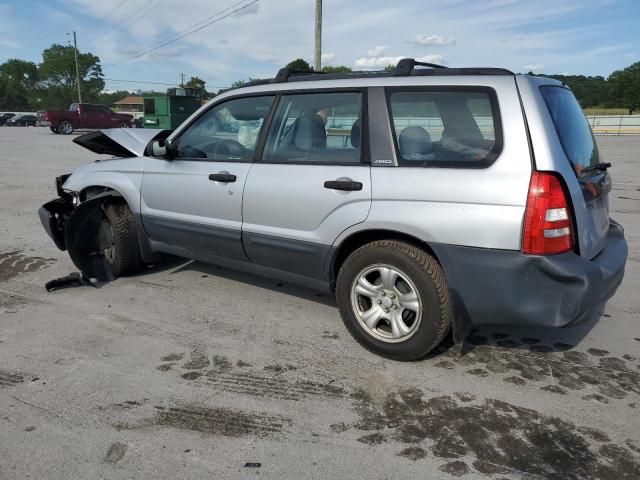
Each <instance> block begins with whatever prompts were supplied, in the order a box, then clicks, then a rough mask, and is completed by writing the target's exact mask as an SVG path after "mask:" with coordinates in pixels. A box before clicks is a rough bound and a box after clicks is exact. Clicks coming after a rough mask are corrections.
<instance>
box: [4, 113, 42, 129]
mask: <svg viewBox="0 0 640 480" xmlns="http://www.w3.org/2000/svg"><path fill="white" fill-rule="evenodd" d="M5 125H6V126H7V127H35V126H36V116H35V115H22V114H18V115H14V116H13V117H11V118H10V119H8V120H7V121H6V122H5Z"/></svg>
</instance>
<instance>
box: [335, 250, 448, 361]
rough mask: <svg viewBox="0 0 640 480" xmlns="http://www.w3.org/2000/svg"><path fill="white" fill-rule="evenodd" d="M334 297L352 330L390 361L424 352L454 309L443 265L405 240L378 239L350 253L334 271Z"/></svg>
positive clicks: (413, 357)
mask: <svg viewBox="0 0 640 480" xmlns="http://www.w3.org/2000/svg"><path fill="white" fill-rule="evenodd" d="M336 297H337V300H338V307H339V309H340V314H341V316H342V320H343V321H344V324H345V326H346V327H347V329H348V330H349V332H350V333H351V335H353V337H354V338H355V339H356V340H357V341H358V342H359V343H360V344H361V345H362V346H364V347H365V348H367V349H368V350H370V351H372V352H374V353H376V354H378V355H381V356H383V357H387V358H391V359H393V360H400V361H410V360H416V359H418V358H421V357H423V356H425V355H426V354H427V353H429V352H430V351H431V350H433V349H434V348H435V347H436V346H438V345H439V344H440V342H442V340H443V339H444V338H445V336H446V335H447V334H448V332H449V330H450V328H451V322H452V318H453V308H452V305H451V301H450V299H449V289H448V287H447V282H446V279H445V275H444V272H443V270H442V267H441V266H440V264H439V263H438V262H437V261H436V259H435V258H433V257H432V256H431V255H429V254H428V253H427V252H425V251H424V250H422V249H420V248H418V247H416V246H415V245H412V244H409V243H406V242H402V241H397V240H379V241H375V242H371V243H368V244H366V245H363V246H362V247H360V248H358V249H357V250H355V251H354V252H353V253H351V255H349V257H347V259H346V260H345V262H344V263H343V264H342V267H341V268H340V271H339V273H338V278H337V282H336Z"/></svg>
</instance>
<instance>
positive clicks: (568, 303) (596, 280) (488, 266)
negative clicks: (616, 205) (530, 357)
mask: <svg viewBox="0 0 640 480" xmlns="http://www.w3.org/2000/svg"><path fill="white" fill-rule="evenodd" d="M432 247H433V248H434V251H435V253H436V255H437V256H438V258H439V259H440V262H441V263H442V265H443V268H444V270H445V274H446V276H447V280H448V282H449V288H450V291H451V292H452V295H453V297H454V301H455V302H456V307H457V309H458V313H459V314H460V315H462V316H463V317H466V319H467V320H470V321H471V322H472V323H473V324H474V325H479V324H521V325H534V326H536V325H537V326H544V327H563V326H568V325H571V324H576V323H580V322H582V321H585V320H587V319H588V318H590V316H591V315H592V314H594V313H596V312H597V311H598V309H600V308H601V306H602V304H603V303H604V302H606V301H607V300H608V299H609V298H610V297H612V296H613V294H614V293H615V292H616V290H617V288H618V286H619V285H620V282H622V278H623V276H624V266H625V263H626V261H627V242H626V240H625V238H624V230H623V229H622V227H621V226H620V225H619V224H617V223H616V222H613V221H612V222H611V227H610V228H609V232H608V238H607V246H606V247H605V249H604V250H603V251H602V252H600V254H598V256H597V257H595V258H593V259H592V260H586V259H584V258H582V257H580V256H578V255H576V254H575V253H573V252H569V253H563V254H559V255H549V256H536V255H526V254H523V253H521V252H514V251H502V250H490V249H481V248H469V247H459V246H451V245H433V246H432Z"/></svg>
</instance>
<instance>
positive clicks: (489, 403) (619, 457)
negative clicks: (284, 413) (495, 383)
mask: <svg viewBox="0 0 640 480" xmlns="http://www.w3.org/2000/svg"><path fill="white" fill-rule="evenodd" d="M461 398H463V399H464V400H461ZM470 398H472V397H468V396H462V395H461V396H460V397H459V398H454V397H452V396H447V395H443V396H439V397H434V398H428V399H425V398H423V392H422V391H420V390H418V389H416V388H403V389H398V390H396V391H394V392H392V393H390V394H389V395H388V396H387V397H386V398H385V399H384V401H382V402H375V401H373V400H372V399H371V398H370V397H369V396H368V394H367V393H366V392H365V391H364V390H362V391H359V392H357V393H356V394H355V395H354V400H355V404H354V406H355V410H356V412H357V413H358V416H359V419H358V420H357V421H356V422H355V423H354V424H353V425H351V426H350V427H349V428H353V429H354V430H356V431H361V432H362V433H364V435H362V437H360V439H359V440H360V441H361V442H362V443H367V444H372V445H377V444H381V443H383V442H387V441H395V442H399V443H401V444H407V445H409V446H408V447H406V448H404V449H402V450H401V451H399V452H398V455H400V456H404V457H407V458H409V459H411V460H419V459H421V458H424V457H426V456H427V450H428V451H429V452H430V453H429V455H430V456H435V457H438V458H441V459H443V462H446V463H443V465H441V469H442V470H443V471H445V472H447V473H450V474H452V475H462V474H466V473H468V472H471V471H472V470H474V471H476V472H478V473H481V474H489V475H490V474H496V473H503V474H506V473H509V472H512V473H518V474H522V473H526V474H531V475H539V476H541V477H543V478H547V479H558V480H560V479H562V480H566V479H578V478H587V479H604V478H611V479H614V478H615V479H623V478H629V479H631V478H640V461H639V458H638V450H640V448H638V446H637V445H636V444H635V442H633V441H632V440H627V442H626V443H625V444H624V445H618V444H616V443H613V442H611V441H610V438H609V437H608V436H607V435H606V434H605V433H603V432H601V431H599V430H596V429H591V428H581V427H579V426H577V425H575V424H574V423H572V422H569V421H566V420H562V419H560V418H555V417H549V416H545V415H542V414H540V413H539V412H536V411H535V410H531V409H527V408H522V407H518V406H515V405H512V404H509V403H507V402H503V401H500V400H495V399H485V400H483V401H480V402H475V401H474V400H470ZM345 431H346V430H345ZM365 432H367V433H365ZM425 444H426V445H428V447H425ZM466 462H471V463H470V464H467V463H466Z"/></svg>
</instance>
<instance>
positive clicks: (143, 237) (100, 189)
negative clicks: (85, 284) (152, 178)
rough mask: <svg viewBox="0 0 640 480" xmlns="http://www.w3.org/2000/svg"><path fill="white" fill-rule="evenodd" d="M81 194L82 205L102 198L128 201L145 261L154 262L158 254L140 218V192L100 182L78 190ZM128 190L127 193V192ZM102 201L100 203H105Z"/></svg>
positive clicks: (104, 199)
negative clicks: (152, 246) (154, 250)
mask: <svg viewBox="0 0 640 480" xmlns="http://www.w3.org/2000/svg"><path fill="white" fill-rule="evenodd" d="M77 191H78V193H79V195H80V202H81V203H80V205H82V203H84V202H93V201H98V200H99V199H100V198H102V199H103V202H104V201H108V200H110V199H111V200H113V199H120V200H121V201H123V202H124V203H126V205H127V207H129V210H131V212H132V213H133V216H134V218H135V223H136V232H137V237H138V245H139V247H140V254H141V255H142V259H143V260H144V261H145V262H153V261H156V260H157V259H158V255H157V254H156V253H155V252H153V250H152V248H151V242H150V241H149V238H148V236H147V234H146V232H145V230H144V226H143V225H142V220H141V218H140V215H139V212H140V205H139V203H138V202H137V201H136V200H138V201H139V194H137V195H136V194H135V193H132V192H131V191H129V190H128V189H125V188H117V187H114V186H112V185H110V184H108V182H100V184H92V185H87V186H85V187H83V188H80V189H78V190H77ZM125 192H126V193H125ZM103 202H100V203H103Z"/></svg>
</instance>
